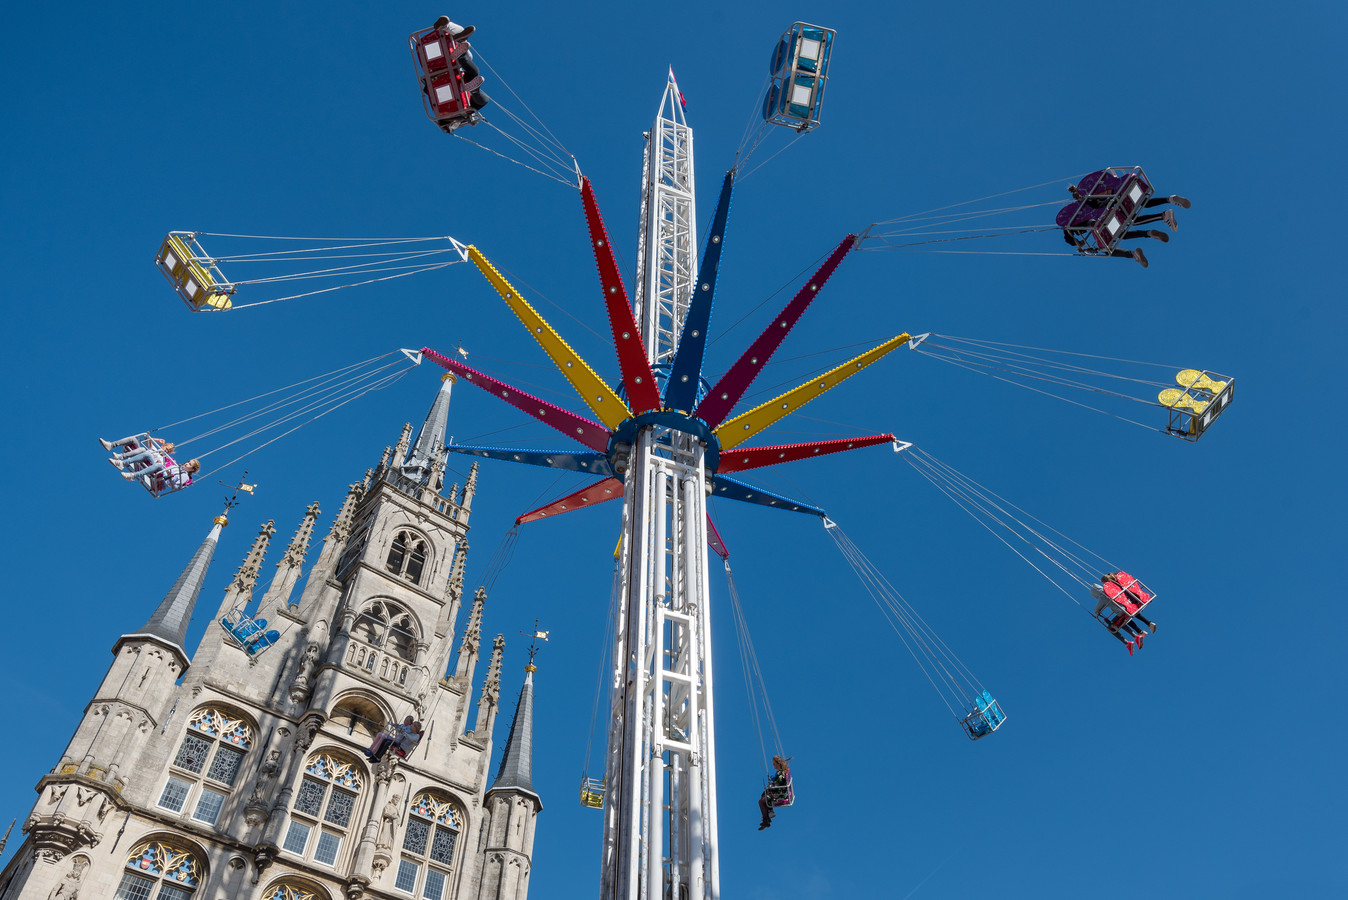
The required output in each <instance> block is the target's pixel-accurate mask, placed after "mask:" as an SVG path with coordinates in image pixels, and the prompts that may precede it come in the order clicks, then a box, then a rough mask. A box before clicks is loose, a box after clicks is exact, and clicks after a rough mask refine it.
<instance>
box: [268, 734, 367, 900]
mask: <svg viewBox="0 0 1348 900" xmlns="http://www.w3.org/2000/svg"><path fill="white" fill-rule="evenodd" d="M304 772H305V775H304V777H303V778H302V779H300V784H299V789H298V790H297V791H296V792H295V802H294V804H293V805H292V807H291V809H292V811H293V812H294V813H295V816H296V818H295V819H293V820H292V821H291V825H290V827H291V832H292V834H293V835H294V838H295V839H294V841H293V842H292V841H291V840H290V837H291V835H287V843H286V846H285V849H286V850H289V851H290V852H292V853H297V854H300V855H303V854H304V852H305V850H306V849H307V844H308V841H309V834H310V833H311V832H313V831H315V830H319V829H318V824H319V820H320V819H321V820H322V821H323V822H327V823H328V824H330V825H334V826H336V828H338V829H345V828H348V827H350V825H351V820H352V819H353V818H354V817H355V814H356V799H357V797H358V795H359V792H360V790H361V788H362V787H363V786H364V782H365V779H364V775H363V770H362V769H361V768H360V766H358V765H357V764H356V763H354V762H352V761H350V760H348V759H346V758H345V757H343V756H342V755H340V754H334V753H331V752H319V753H315V754H314V755H313V756H311V757H309V760H308V762H307V763H306V764H305V766H304ZM299 817H305V818H307V819H312V820H313V821H312V822H310V821H305V820H304V819H302V818H299ZM301 828H302V829H303V838H302V839H301V837H300V835H299V834H298V832H297V829H301ZM345 837H346V836H345V835H344V834H343V833H342V832H341V831H338V830H334V829H329V828H323V829H321V830H319V835H318V840H317V841H316V842H315V843H314V848H313V857H312V858H313V860H314V861H315V862H318V863H322V864H323V865H325V866H331V865H334V864H336V861H337V856H338V853H339V851H340V850H341V846H342V841H343V840H345ZM268 900H270V895H268Z"/></svg>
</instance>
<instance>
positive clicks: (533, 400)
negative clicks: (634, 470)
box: [421, 301, 622, 453]
mask: <svg viewBox="0 0 1348 900" xmlns="http://www.w3.org/2000/svg"><path fill="white" fill-rule="evenodd" d="M521 302H522V301H521ZM526 305H527V304H526ZM558 340H559V341H560V340H561V339H560V338H558ZM540 343H542V342H541V341H540ZM563 346H565V342H563ZM567 349H570V348H567ZM421 352H422V354H424V355H425V357H426V358H427V359H429V360H430V361H431V362H433V363H435V364H436V365H437V366H440V367H442V368H444V369H448V370H449V371H450V372H453V373H454V374H455V375H458V376H460V377H461V378H463V379H464V380H465V381H467V382H468V383H469V384H475V385H477V386H478V387H480V388H482V389H483V390H484V391H487V392H488V393H491V394H494V395H495V396H497V397H500V398H501V399H502V400H504V401H505V402H506V403H509V404H510V405H511V406H513V407H515V408H516V409H518V410H520V411H522V412H525V413H528V414H529V415H531V416H533V417H534V418H535V419H537V420H538V421H540V422H542V423H543V424H544V425H547V426H549V427H551V428H555V429H557V430H558V431H560V432H561V433H562V434H564V435H567V436H568V437H571V438H575V439H576V440H578V441H580V442H581V443H582V444H584V445H585V446H586V447H589V448H590V449H591V450H596V451H598V452H600V453H604V452H606V451H607V450H608V439H609V438H610V437H612V432H610V431H609V430H608V429H607V428H605V427H604V426H603V425H600V424H599V423H598V422H591V421H590V420H589V419H586V418H583V417H581V416H578V415H576V414H575V413H573V412H568V411H567V410H565V409H562V408H561V407H560V406H557V405H555V404H552V403H549V402H548V401H546V400H540V399H539V398H538V397H535V396H534V395H532V394H527V393H525V392H524V391H521V390H518V389H517V388H513V387H511V386H510V385H508V384H506V383H505V382H504V381H500V380H498V379H496V378H492V377H491V376H490V375H487V374H485V373H483V372H479V371H478V370H477V369H474V368H472V367H470V366H465V365H464V364H463V363H461V362H459V361H458V360H455V359H450V358H449V357H448V356H445V355H444V354H443V353H437V352H436V351H434V350H432V349H431V348H429V347H422V348H421ZM577 358H579V357H577ZM581 365H584V362H582V363H581ZM592 374H593V373H592ZM595 377H596V378H598V376H595ZM573 383H574V382H573ZM615 399H617V398H616V395H615ZM618 402H619V403H622V400H621V399H618ZM619 421H621V420H619Z"/></svg>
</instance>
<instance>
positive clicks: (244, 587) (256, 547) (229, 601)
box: [216, 519, 276, 618]
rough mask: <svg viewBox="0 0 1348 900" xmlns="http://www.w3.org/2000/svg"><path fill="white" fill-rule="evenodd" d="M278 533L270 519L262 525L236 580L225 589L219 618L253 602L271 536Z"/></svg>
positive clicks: (235, 574)
mask: <svg viewBox="0 0 1348 900" xmlns="http://www.w3.org/2000/svg"><path fill="white" fill-rule="evenodd" d="M275 533H276V523H275V522H274V521H273V520H271V519H268V520H267V521H266V522H264V523H262V527H260V528H259V529H258V530H257V537H255V538H254V539H253V546H252V548H251V549H250V550H249V551H248V555H247V556H245V557H244V558H243V562H242V563H241V564H240V565H239V569H238V571H237V572H235V573H234V580H233V581H231V582H230V583H229V587H228V588H226V589H225V597H224V599H223V600H221V601H220V612H219V614H218V615H217V616H216V618H219V617H220V616H223V615H224V614H225V613H227V612H229V611H230V610H231V609H242V608H243V607H245V606H247V605H248V604H249V603H251V602H252V600H253V588H254V587H256V586H257V576H258V573H259V572H261V571H262V561H263V560H264V559H266V558H267V547H268V546H270V544H271V536H272V535H273V534H275Z"/></svg>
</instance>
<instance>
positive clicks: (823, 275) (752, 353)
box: [693, 234, 857, 428]
mask: <svg viewBox="0 0 1348 900" xmlns="http://www.w3.org/2000/svg"><path fill="white" fill-rule="evenodd" d="M856 240H857V238H856V235H854V234H849V235H848V236H847V237H845V238H843V239H842V242H841V243H840V244H838V246H837V247H835V248H834V249H833V252H832V253H830V254H829V257H828V259H826V260H825V261H824V264H823V265H822V266H820V267H819V268H818V269H817V270H815V273H814V274H813V275H811V276H810V278H809V280H808V281H806V282H805V286H804V287H802V288H801V289H800V290H799V291H797V292H796V296H795V297H793V298H792V299H791V302H790V303H788V304H787V305H786V307H785V308H784V309H783V310H782V311H781V313H779V314H778V316H777V318H775V319H773V320H772V324H771V325H769V326H768V327H767V329H766V330H765V331H764V332H763V333H762V334H760V335H759V336H758V339H757V340H755V341H754V342H753V343H752V344H750V345H749V349H748V350H745V351H744V355H742V356H741V357H740V358H739V359H737V360H736V361H735V364H734V365H733V366H731V367H730V368H729V369H728V370H727V371H726V373H725V374H724V375H722V376H721V380H720V381H718V382H716V384H715V386H713V387H712V389H711V390H710V391H708V392H707V396H706V397H703V398H702V402H701V403H699V404H698V406H697V409H696V410H695V411H694V413H693V415H695V416H697V417H698V418H699V419H701V420H702V421H704V422H706V423H707V424H708V425H709V426H710V427H712V428H716V427H717V426H718V425H720V424H721V423H722V422H724V421H725V417H726V416H727V415H729V414H730V411H731V410H732V409H734V408H735V404H736V403H739V402H740V398H741V397H743V396H744V392H745V391H747V390H748V389H749V385H751V384H753V382H754V379H755V378H757V377H758V373H759V372H761V371H762V370H763V367H764V366H766V365H767V364H768V360H769V359H771V358H772V354H773V353H775V352H776V351H777V348H778V347H780V346H781V344H782V341H784V340H786V336H787V334H789V333H790V331H791V328H792V327H793V326H794V325H795V324H796V322H798V321H799V320H800V317H801V316H802V315H804V313H805V310H806V309H807V308H808V307H809V305H810V303H811V302H813V301H814V298H815V297H817V296H818V295H819V291H820V290H821V289H822V288H823V287H824V284H825V283H826V282H827V281H828V279H829V276H831V275H832V274H833V270H834V269H836V268H838V265H839V264H840V263H841V262H842V260H843V257H844V256H846V255H847V253H848V251H849V250H851V249H852V247H853V246H854V245H855V244H856Z"/></svg>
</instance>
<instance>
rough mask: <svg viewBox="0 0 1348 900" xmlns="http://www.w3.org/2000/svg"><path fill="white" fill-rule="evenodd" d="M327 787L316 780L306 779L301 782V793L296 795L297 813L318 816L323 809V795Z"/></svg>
mask: <svg viewBox="0 0 1348 900" xmlns="http://www.w3.org/2000/svg"><path fill="white" fill-rule="evenodd" d="M326 790H327V785H325V784H324V783H323V782H321V781H318V780H317V779H314V778H305V779H304V780H303V781H301V782H300V789H299V793H298V794H296V795H295V812H302V813H305V814H306V815H310V816H315V817H316V816H317V815H318V813H319V811H320V810H321V809H322V808H323V793H324V792H325V791H326Z"/></svg>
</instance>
